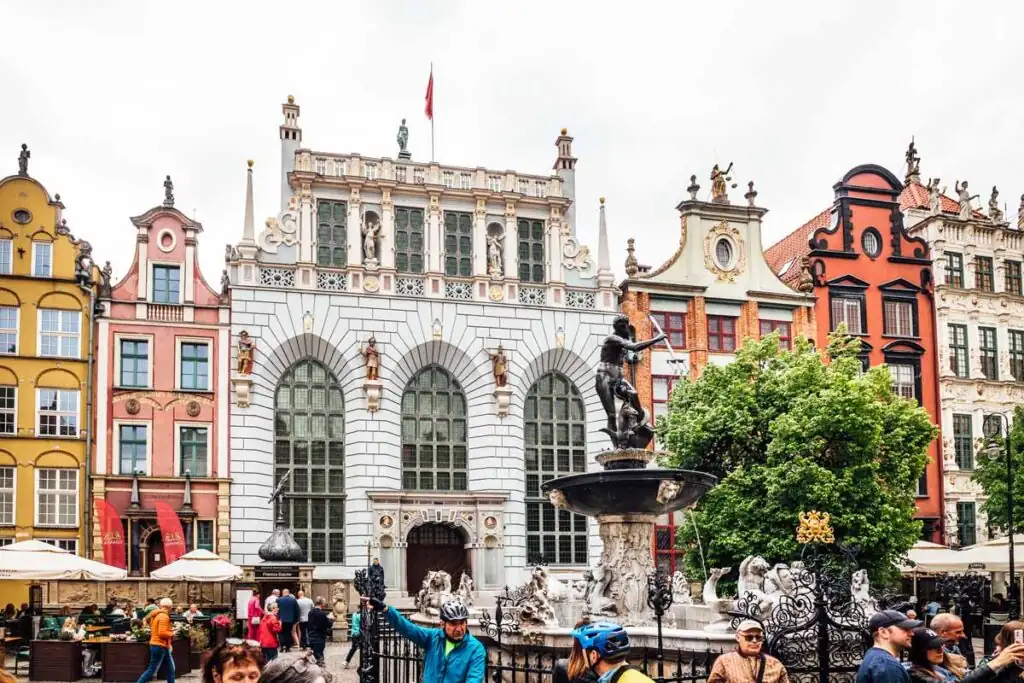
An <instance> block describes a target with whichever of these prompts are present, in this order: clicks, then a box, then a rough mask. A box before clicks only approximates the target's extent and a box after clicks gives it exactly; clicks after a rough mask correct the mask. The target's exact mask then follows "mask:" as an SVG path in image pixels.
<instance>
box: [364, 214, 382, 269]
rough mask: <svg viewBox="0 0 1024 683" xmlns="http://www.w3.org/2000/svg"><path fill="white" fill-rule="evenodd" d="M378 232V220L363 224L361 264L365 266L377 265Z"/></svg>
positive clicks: (379, 227) (379, 226)
mask: <svg viewBox="0 0 1024 683" xmlns="http://www.w3.org/2000/svg"><path fill="white" fill-rule="evenodd" d="M380 230H381V225H380V221H378V220H372V219H371V220H370V221H367V222H364V223H363V263H365V264H366V265H371V264H372V265H376V264H377V236H378V235H379V234H380Z"/></svg>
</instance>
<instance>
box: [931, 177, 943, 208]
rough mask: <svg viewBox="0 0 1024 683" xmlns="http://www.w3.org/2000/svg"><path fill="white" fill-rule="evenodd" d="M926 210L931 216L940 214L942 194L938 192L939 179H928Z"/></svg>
mask: <svg viewBox="0 0 1024 683" xmlns="http://www.w3.org/2000/svg"><path fill="white" fill-rule="evenodd" d="M928 210H929V211H931V213H932V215H933V216H936V215H938V214H940V213H942V194H941V192H940V190H939V179H938V178H929V179H928Z"/></svg>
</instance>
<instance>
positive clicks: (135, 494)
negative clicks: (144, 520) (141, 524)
mask: <svg viewBox="0 0 1024 683" xmlns="http://www.w3.org/2000/svg"><path fill="white" fill-rule="evenodd" d="M129 503H130V504H131V507H133V508H134V509H136V510H137V509H138V508H139V506H140V505H141V501H140V500H139V471H138V470H135V472H133V473H132V497H131V500H130V501H129Z"/></svg>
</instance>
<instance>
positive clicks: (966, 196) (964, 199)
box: [953, 180, 978, 221]
mask: <svg viewBox="0 0 1024 683" xmlns="http://www.w3.org/2000/svg"><path fill="white" fill-rule="evenodd" d="M953 191H954V192H956V195H957V197H958V198H959V199H960V215H959V216H958V217H959V218H960V220H962V221H966V220H967V219H969V218H970V217H971V201H972V200H974V199H977V198H978V195H976V194H974V195H972V194H971V193H970V191H969V190H968V189H967V181H966V180H965V181H964V182H963V184H961V183H960V181H959V180H957V181H955V182H954V183H953Z"/></svg>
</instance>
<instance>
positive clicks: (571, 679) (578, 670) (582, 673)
mask: <svg viewBox="0 0 1024 683" xmlns="http://www.w3.org/2000/svg"><path fill="white" fill-rule="evenodd" d="M589 623H590V618H589V617H583V618H582V619H580V620H579V621H577V622H576V625H575V626H573V630H576V629H578V628H579V627H580V626H586V625H587V624H589ZM552 678H553V679H554V683H595V681H597V674H596V673H594V670H593V669H591V668H590V665H589V664H588V663H587V658H586V656H585V655H584V654H583V647H582V646H581V645H580V643H579V641H578V640H576V639H575V638H573V639H572V651H571V652H569V659H559V660H558V661H556V662H555V666H554V670H553V672H552Z"/></svg>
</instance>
